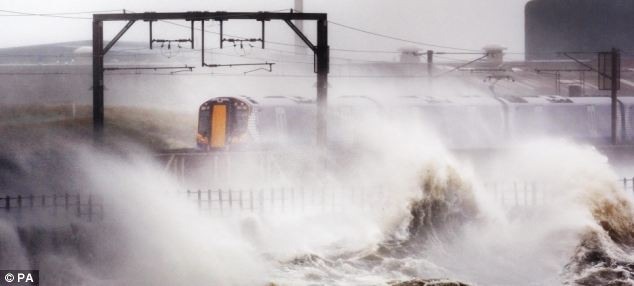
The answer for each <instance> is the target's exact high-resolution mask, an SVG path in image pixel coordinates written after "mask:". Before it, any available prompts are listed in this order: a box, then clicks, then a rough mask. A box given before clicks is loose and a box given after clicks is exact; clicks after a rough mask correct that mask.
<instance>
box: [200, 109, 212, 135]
mask: <svg viewBox="0 0 634 286" xmlns="http://www.w3.org/2000/svg"><path fill="white" fill-rule="evenodd" d="M210 124H211V122H210V114H209V107H202V108H201V109H200V112H199V114H198V134H200V135H203V136H209V134H208V133H209V129H210V128H211V125H210Z"/></svg>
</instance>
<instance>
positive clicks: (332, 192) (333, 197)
mask: <svg viewBox="0 0 634 286" xmlns="http://www.w3.org/2000/svg"><path fill="white" fill-rule="evenodd" d="M336 193H337V192H335V191H334V190H332V191H331V197H332V202H331V204H332V206H331V208H332V212H333V213H334V212H335V205H336V204H335V195H336Z"/></svg>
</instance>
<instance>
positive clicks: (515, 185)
mask: <svg viewBox="0 0 634 286" xmlns="http://www.w3.org/2000/svg"><path fill="white" fill-rule="evenodd" d="M513 193H514V196H515V206H516V207H517V206H518V205H519V199H518V198H517V182H513Z"/></svg>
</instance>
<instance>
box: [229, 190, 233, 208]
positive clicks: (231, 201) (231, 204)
mask: <svg viewBox="0 0 634 286" xmlns="http://www.w3.org/2000/svg"><path fill="white" fill-rule="evenodd" d="M229 210H233V192H232V191H231V189H229Z"/></svg>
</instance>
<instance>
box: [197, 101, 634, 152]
mask: <svg viewBox="0 0 634 286" xmlns="http://www.w3.org/2000/svg"><path fill="white" fill-rule="evenodd" d="M329 101H330V102H329V104H330V108H329V111H328V142H329V144H331V145H344V146H346V145H348V146H353V145H355V144H358V143H359V142H357V141H358V138H356V137H357V136H356V132H357V131H358V128H356V127H355V126H358V124H364V123H363V122H361V120H363V117H362V116H360V115H361V114H363V113H364V112H365V113H369V114H388V113H393V114H400V115H402V114H409V115H412V116H410V117H408V118H409V119H408V120H416V121H419V122H420V123H422V124H424V125H425V126H427V127H430V128H432V129H434V130H435V132H436V133H437V134H438V135H439V136H440V137H441V139H442V140H443V142H444V143H445V144H446V145H447V146H448V147H449V148H455V149H480V148H496V147H499V146H500V145H502V144H504V143H505V142H508V141H510V140H513V141H521V140H525V139H528V138H535V137H542V136H554V137H565V138H570V139H572V140H577V141H581V142H587V143H593V144H607V143H609V142H610V137H611V120H610V118H611V117H610V110H611V105H610V104H611V101H610V98H609V97H561V96H546V95H545V96H523V97H518V96H512V95H508V96H497V97H485V96H452V97H443V98H439V97H429V96H416V95H412V96H396V97H392V98H384V99H383V101H377V100H375V99H373V98H371V97H367V96H362V95H359V96H340V97H331V99H330V100H329ZM617 111H618V112H617V123H618V125H617V131H618V134H617V136H618V138H619V140H620V141H621V142H623V143H629V144H634V97H620V98H619V101H618V106H617ZM316 120H317V110H316V104H315V102H314V101H312V100H306V99H302V98H298V97H288V96H270V97H263V98H260V99H257V100H255V99H252V98H249V97H219V98H215V99H211V100H209V101H207V102H205V103H203V105H201V106H200V112H199V123H198V135H197V143H198V147H199V148H200V149H201V150H215V149H224V148H230V147H231V148H239V147H245V148H248V147H257V148H260V147H275V146H284V145H286V144H306V145H312V144H315V135H316V129H315V127H316Z"/></svg>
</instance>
